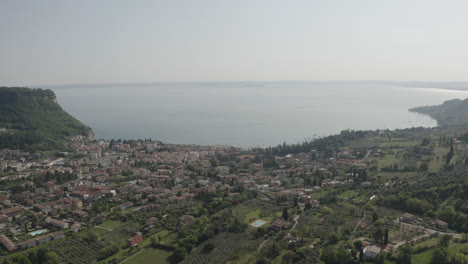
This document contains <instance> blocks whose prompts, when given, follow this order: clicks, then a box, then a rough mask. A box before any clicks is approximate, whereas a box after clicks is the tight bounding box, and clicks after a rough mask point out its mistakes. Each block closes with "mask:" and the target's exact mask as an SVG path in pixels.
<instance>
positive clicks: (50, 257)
mask: <svg viewBox="0 0 468 264" xmlns="http://www.w3.org/2000/svg"><path fill="white" fill-rule="evenodd" d="M43 264H59V258H58V255H57V253H55V252H54V251H49V252H47V253H46V261H45V262H43Z"/></svg>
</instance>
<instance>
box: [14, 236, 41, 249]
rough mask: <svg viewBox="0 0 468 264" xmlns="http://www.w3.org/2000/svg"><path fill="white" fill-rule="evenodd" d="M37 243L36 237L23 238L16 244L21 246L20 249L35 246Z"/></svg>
mask: <svg viewBox="0 0 468 264" xmlns="http://www.w3.org/2000/svg"><path fill="white" fill-rule="evenodd" d="M36 244H37V241H36V239H34V238H30V239H28V240H25V241H22V242H20V243H19V244H18V246H19V247H20V248H21V249H26V248H31V247H35V246H36Z"/></svg>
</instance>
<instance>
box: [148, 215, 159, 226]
mask: <svg viewBox="0 0 468 264" xmlns="http://www.w3.org/2000/svg"><path fill="white" fill-rule="evenodd" d="M157 222H158V219H157V218H156V217H150V218H148V219H147V220H146V226H152V225H154V224H156V223H157Z"/></svg>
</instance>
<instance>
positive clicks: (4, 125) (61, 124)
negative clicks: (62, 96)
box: [0, 87, 92, 151]
mask: <svg viewBox="0 0 468 264" xmlns="http://www.w3.org/2000/svg"><path fill="white" fill-rule="evenodd" d="M90 133H92V132H91V129H90V128H89V127H87V126H85V125H84V124H82V123H81V122H80V121H78V120H77V119H76V118H74V117H73V116H71V115H69V114H68V113H67V112H65V111H64V110H63V109H62V108H61V107H60V105H59V104H58V103H57V101H56V96H55V94H54V92H53V91H51V90H43V89H30V88H17V87H15V88H8V87H0V148H10V149H24V150H27V151H46V150H54V149H58V150H63V149H66V148H67V144H66V138H67V137H69V136H74V135H84V136H88V135H90Z"/></svg>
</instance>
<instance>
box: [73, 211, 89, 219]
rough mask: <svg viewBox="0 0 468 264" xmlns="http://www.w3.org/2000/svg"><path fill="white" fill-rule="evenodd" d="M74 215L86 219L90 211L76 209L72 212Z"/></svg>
mask: <svg viewBox="0 0 468 264" xmlns="http://www.w3.org/2000/svg"><path fill="white" fill-rule="evenodd" d="M72 214H73V216H75V217H77V218H79V219H84V218H87V217H88V213H87V212H85V211H80V210H75V211H73V212H72Z"/></svg>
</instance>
